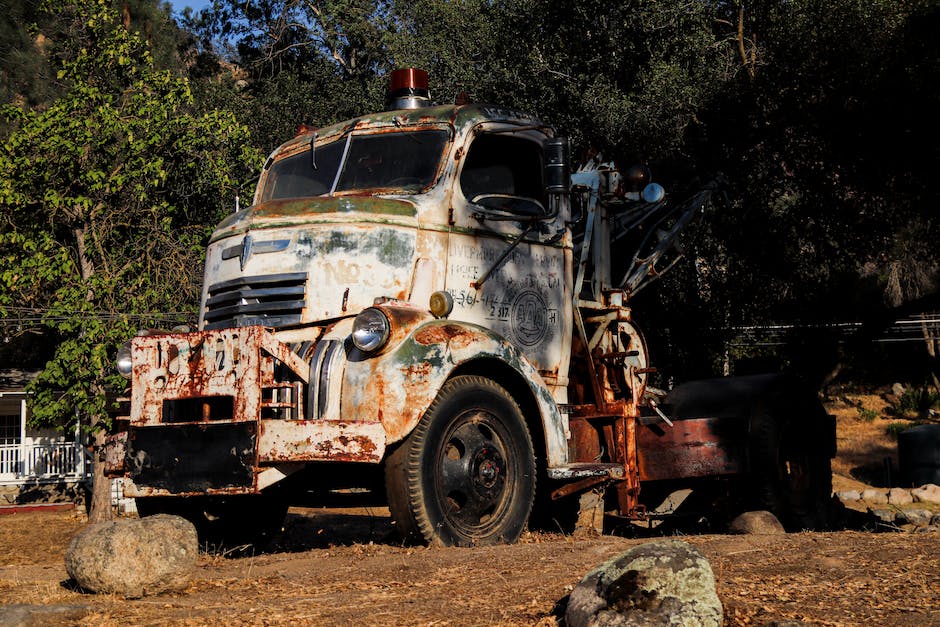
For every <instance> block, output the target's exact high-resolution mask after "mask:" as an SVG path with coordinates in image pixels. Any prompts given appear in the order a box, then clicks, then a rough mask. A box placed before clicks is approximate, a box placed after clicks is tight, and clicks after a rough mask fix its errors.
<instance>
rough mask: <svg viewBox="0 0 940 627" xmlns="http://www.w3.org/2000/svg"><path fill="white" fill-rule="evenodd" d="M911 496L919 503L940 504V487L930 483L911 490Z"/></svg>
mask: <svg viewBox="0 0 940 627" xmlns="http://www.w3.org/2000/svg"><path fill="white" fill-rule="evenodd" d="M911 496H913V497H914V501H916V502H918V503H940V486H938V485H936V484H933V483H928V484H925V485H922V486H920V487H919V488H914V489H913V490H911Z"/></svg>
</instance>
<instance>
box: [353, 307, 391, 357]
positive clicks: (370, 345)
mask: <svg viewBox="0 0 940 627" xmlns="http://www.w3.org/2000/svg"><path fill="white" fill-rule="evenodd" d="M388 333H389V325H388V318H386V317H385V314H384V313H382V311H381V310H379V309H376V308H375V307H369V308H368V309H363V310H362V312H360V314H359V315H358V316H356V320H355V321H354V322H353V330H352V343H353V344H354V345H355V346H356V348H358V349H359V350H361V351H362V352H364V353H371V352H372V351H375V350H378V349H380V348H382V347H383V346H384V345H385V342H387V341H388Z"/></svg>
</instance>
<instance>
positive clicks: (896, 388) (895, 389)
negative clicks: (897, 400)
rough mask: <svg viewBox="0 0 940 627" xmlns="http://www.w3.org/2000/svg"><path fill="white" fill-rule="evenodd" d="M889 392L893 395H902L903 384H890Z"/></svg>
mask: <svg viewBox="0 0 940 627" xmlns="http://www.w3.org/2000/svg"><path fill="white" fill-rule="evenodd" d="M891 393H892V394H894V395H895V396H904V386H903V385H901V384H900V383H895V384H894V385H892V386H891Z"/></svg>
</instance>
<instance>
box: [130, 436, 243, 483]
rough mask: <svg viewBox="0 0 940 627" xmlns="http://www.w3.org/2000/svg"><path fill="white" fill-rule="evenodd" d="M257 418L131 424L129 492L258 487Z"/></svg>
mask: <svg viewBox="0 0 940 627" xmlns="http://www.w3.org/2000/svg"><path fill="white" fill-rule="evenodd" d="M256 443H257V434H256V423H253V422H241V423H221V424H186V425H172V426H165V427H164V426H159V427H143V428H133V427H132V428H131V430H130V433H129V435H128V439H127V454H126V465H127V476H126V477H125V479H127V480H129V482H130V484H129V485H125V494H126V495H128V496H156V495H158V494H180V495H186V494H233V493H245V494H247V493H251V492H253V491H255V469H254V461H255V457H256V453H255V448H256Z"/></svg>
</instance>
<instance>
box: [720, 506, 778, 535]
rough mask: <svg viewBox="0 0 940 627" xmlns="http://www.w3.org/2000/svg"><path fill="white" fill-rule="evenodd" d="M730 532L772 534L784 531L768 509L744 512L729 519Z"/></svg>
mask: <svg viewBox="0 0 940 627" xmlns="http://www.w3.org/2000/svg"><path fill="white" fill-rule="evenodd" d="M729 531H731V533H739V534H746V535H774V534H780V533H786V530H785V529H784V528H783V525H781V524H780V521H779V520H777V517H776V516H774V515H773V514H771V513H770V512H768V511H764V510H761V511H756V512H744V513H743V514H741V515H740V516H738V517H737V518H735V519H734V520H732V521H731V526H730V527H729Z"/></svg>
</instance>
